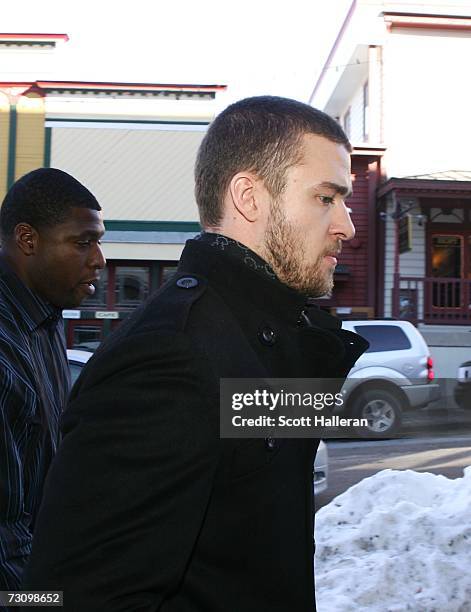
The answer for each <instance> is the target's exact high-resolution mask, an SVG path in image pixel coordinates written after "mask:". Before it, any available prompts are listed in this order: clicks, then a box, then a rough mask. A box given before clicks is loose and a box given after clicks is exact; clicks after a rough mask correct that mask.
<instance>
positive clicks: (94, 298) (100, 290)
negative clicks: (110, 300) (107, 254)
mask: <svg viewBox="0 0 471 612" xmlns="http://www.w3.org/2000/svg"><path fill="white" fill-rule="evenodd" d="M107 291H108V268H107V267H106V268H105V269H104V270H101V271H100V280H99V281H98V283H97V285H96V289H95V293H94V294H93V295H90V296H89V297H87V298H86V299H85V300H83V302H82V304H81V306H80V307H81V308H83V309H84V310H86V309H88V308H89V309H91V310H95V307H96V306H100V307H106V302H107V299H106V293H107Z"/></svg>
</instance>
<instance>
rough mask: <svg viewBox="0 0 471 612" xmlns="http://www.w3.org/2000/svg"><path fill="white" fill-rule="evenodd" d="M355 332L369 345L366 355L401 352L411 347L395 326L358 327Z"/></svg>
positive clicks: (406, 338)
mask: <svg viewBox="0 0 471 612" xmlns="http://www.w3.org/2000/svg"><path fill="white" fill-rule="evenodd" d="M355 331H356V333H357V334H358V335H359V336H362V337H363V338H365V340H368V342H369V343H370V347H369V349H368V350H367V351H366V352H367V353H378V352H379V351H403V350H406V349H410V348H411V346H412V345H411V343H410V342H409V338H408V337H407V336H406V334H405V333H404V331H403V330H402V329H401V328H400V327H399V326H396V325H358V326H356V327H355Z"/></svg>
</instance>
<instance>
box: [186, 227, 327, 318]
mask: <svg viewBox="0 0 471 612" xmlns="http://www.w3.org/2000/svg"><path fill="white" fill-rule="evenodd" d="M207 236H208V235H207ZM214 236H215V237H216V235H214ZM241 246H242V247H243V248H242V249H240V250H239V252H237V251H236V250H234V249H233V248H218V247H217V246H216V247H215V245H214V244H212V243H211V241H210V240H208V239H207V238H206V239H204V240H202V239H196V240H188V242H187V243H186V246H185V249H184V251H183V254H182V258H181V260H180V265H179V267H178V273H179V274H181V273H183V274H191V273H192V272H193V273H195V274H199V275H201V276H203V277H205V278H207V279H208V281H209V283H210V285H211V286H213V287H215V288H216V289H217V290H218V291H219V292H220V293H221V294H222V295H223V296H224V297H225V298H226V299H227V300H230V301H231V302H232V301H233V300H234V295H235V294H237V295H239V296H241V297H242V298H243V300H244V301H245V302H248V303H250V304H251V305H252V306H253V307H254V308H257V309H259V310H262V311H264V312H266V313H267V314H269V315H271V316H274V317H276V318H277V319H279V320H281V321H285V322H287V323H291V324H293V325H296V323H297V322H298V321H299V319H300V317H301V313H302V311H303V309H304V307H305V305H306V302H307V298H306V296H305V295H303V294H301V293H298V292H297V291H294V290H293V289H290V288H289V287H287V286H286V285H284V284H283V283H281V282H280V281H279V280H278V278H277V277H276V276H275V275H274V274H273V273H271V274H270V273H269V271H270V268H269V266H268V264H266V263H265V262H264V261H263V260H262V259H261V258H260V257H258V255H256V254H255V253H253V252H252V251H250V249H248V248H247V247H245V246H244V245H241ZM255 258H256V259H255ZM260 262H262V264H263V265H262V264H260ZM254 264H256V265H254ZM327 316H330V315H327Z"/></svg>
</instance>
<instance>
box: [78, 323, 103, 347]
mask: <svg viewBox="0 0 471 612" xmlns="http://www.w3.org/2000/svg"><path fill="white" fill-rule="evenodd" d="M101 339H102V327H101V324H100V325H93V323H90V324H75V321H74V326H73V330H72V347H73V348H78V349H84V348H88V349H95V348H97V347H98V345H99V343H100V342H101Z"/></svg>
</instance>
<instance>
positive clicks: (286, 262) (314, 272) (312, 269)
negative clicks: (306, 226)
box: [264, 201, 341, 297]
mask: <svg viewBox="0 0 471 612" xmlns="http://www.w3.org/2000/svg"><path fill="white" fill-rule="evenodd" d="M340 248H341V246H340V245H339V244H338V243H337V242H335V243H334V244H333V245H330V246H329V248H328V249H325V250H324V251H322V253H321V254H320V255H319V256H318V257H317V259H316V260H315V261H314V262H313V263H311V262H308V261H307V256H306V238H305V236H304V235H303V232H302V230H301V229H298V228H295V227H293V225H292V224H291V223H289V222H288V221H287V220H286V217H285V215H284V213H283V210H282V208H281V206H280V204H279V203H278V202H277V201H274V202H273V203H272V206H271V211H270V218H269V221H268V225H267V229H266V232H265V242H264V251H265V252H264V257H265V259H266V261H267V262H268V263H269V264H270V265H271V267H272V268H273V271H274V272H275V274H276V275H277V277H278V278H279V280H280V281H281V282H282V283H284V284H285V285H287V286H288V287H290V288H291V289H295V290H296V291H298V292H300V293H304V294H305V295H307V296H309V297H321V296H323V295H327V294H330V293H331V292H332V289H333V287H334V267H333V266H332V268H328V269H326V268H325V266H323V260H324V256H325V255H326V254H328V253H331V252H332V251H336V252H339V251H340Z"/></svg>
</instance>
